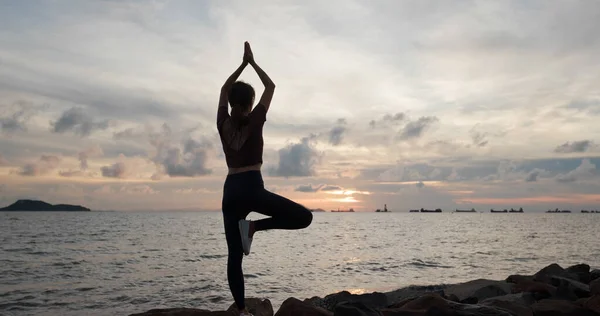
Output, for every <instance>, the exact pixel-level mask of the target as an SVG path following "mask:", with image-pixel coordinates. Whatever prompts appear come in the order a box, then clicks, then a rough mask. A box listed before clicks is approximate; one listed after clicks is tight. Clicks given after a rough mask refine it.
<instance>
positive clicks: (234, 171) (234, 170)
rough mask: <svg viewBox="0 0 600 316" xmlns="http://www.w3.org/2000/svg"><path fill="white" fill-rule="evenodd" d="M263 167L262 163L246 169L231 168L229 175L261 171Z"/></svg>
mask: <svg viewBox="0 0 600 316" xmlns="http://www.w3.org/2000/svg"><path fill="white" fill-rule="evenodd" d="M261 166H262V163H257V164H255V165H252V166H246V167H241V168H229V174H236V173H241V172H246V171H260V167H261Z"/></svg>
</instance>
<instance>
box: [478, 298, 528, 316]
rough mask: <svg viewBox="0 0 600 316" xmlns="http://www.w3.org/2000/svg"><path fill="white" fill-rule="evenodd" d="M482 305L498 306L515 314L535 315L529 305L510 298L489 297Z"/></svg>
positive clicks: (517, 315) (518, 315) (522, 315)
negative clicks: (512, 300)
mask: <svg viewBox="0 0 600 316" xmlns="http://www.w3.org/2000/svg"><path fill="white" fill-rule="evenodd" d="M481 305H483V306H491V307H496V308H498V309H502V310H505V311H508V312H510V313H511V314H512V315H514V316H533V311H532V310H531V308H530V307H529V306H526V305H524V304H521V303H516V302H511V301H508V300H498V299H496V298H490V299H487V300H486V301H485V302H484V303H482V304H481Z"/></svg>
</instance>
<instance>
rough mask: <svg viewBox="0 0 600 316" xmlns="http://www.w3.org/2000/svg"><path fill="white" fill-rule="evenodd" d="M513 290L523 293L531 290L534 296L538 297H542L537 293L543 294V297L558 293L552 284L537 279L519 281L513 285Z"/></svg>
mask: <svg viewBox="0 0 600 316" xmlns="http://www.w3.org/2000/svg"><path fill="white" fill-rule="evenodd" d="M513 292H514V293H522V292H530V293H534V297H536V299H538V298H540V295H536V294H541V295H542V296H541V297H551V296H554V295H556V287H554V286H552V285H550V284H546V283H543V282H536V281H524V280H523V281H521V282H520V283H517V284H516V285H515V286H514V287H513Z"/></svg>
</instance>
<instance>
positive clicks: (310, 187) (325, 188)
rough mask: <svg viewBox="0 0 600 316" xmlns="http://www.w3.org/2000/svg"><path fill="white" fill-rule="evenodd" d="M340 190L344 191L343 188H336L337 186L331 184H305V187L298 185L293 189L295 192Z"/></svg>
mask: <svg viewBox="0 0 600 316" xmlns="http://www.w3.org/2000/svg"><path fill="white" fill-rule="evenodd" d="M341 190H344V188H342V187H340V186H337V185H331V184H319V185H313V184H312V183H309V184H305V185H299V186H297V187H296V188H295V189H294V191H297V192H317V191H341Z"/></svg>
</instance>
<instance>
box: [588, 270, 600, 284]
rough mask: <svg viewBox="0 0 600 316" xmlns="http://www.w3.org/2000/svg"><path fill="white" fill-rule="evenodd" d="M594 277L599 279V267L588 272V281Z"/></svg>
mask: <svg viewBox="0 0 600 316" xmlns="http://www.w3.org/2000/svg"><path fill="white" fill-rule="evenodd" d="M596 279H600V269H595V270H592V272H590V282H591V281H594V280H596Z"/></svg>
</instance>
